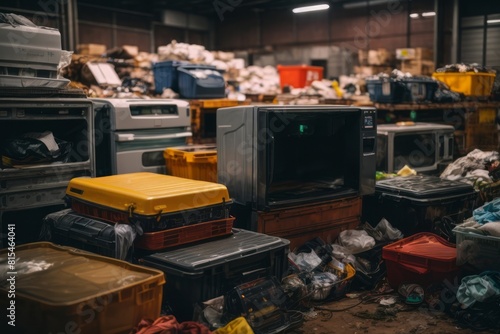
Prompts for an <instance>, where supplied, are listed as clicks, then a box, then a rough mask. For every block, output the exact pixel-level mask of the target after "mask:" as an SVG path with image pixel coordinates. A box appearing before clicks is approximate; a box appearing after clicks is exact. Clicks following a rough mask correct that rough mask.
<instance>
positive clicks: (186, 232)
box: [134, 217, 235, 250]
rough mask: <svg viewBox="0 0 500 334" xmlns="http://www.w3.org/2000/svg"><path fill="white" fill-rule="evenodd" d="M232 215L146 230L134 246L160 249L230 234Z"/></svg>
mask: <svg viewBox="0 0 500 334" xmlns="http://www.w3.org/2000/svg"><path fill="white" fill-rule="evenodd" d="M234 219H235V218H234V217H229V218H224V219H218V220H213V221H208V222H205V223H199V224H194V225H188V226H183V227H177V228H172V229H167V230H163V231H158V232H146V233H144V234H143V235H141V236H139V237H137V239H135V242H134V245H135V247H136V248H139V249H145V250H160V249H165V248H169V247H175V246H179V245H184V244H188V243H192V242H195V241H201V240H206V239H210V238H214V237H220V236H224V235H228V234H231V231H232V228H233V222H234Z"/></svg>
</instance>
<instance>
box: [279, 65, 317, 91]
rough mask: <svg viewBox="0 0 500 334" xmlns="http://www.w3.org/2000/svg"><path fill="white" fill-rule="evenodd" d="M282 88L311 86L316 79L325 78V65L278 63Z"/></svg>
mask: <svg viewBox="0 0 500 334" xmlns="http://www.w3.org/2000/svg"><path fill="white" fill-rule="evenodd" d="M277 69H278V72H279V74H280V85H281V88H283V87H284V86H292V87H293V88H303V87H306V86H310V85H311V83H312V82H313V81H315V80H322V79H323V67H320V66H307V65H290V66H284V65H278V66H277Z"/></svg>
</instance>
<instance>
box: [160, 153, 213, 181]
mask: <svg viewBox="0 0 500 334" xmlns="http://www.w3.org/2000/svg"><path fill="white" fill-rule="evenodd" d="M163 157H164V158H165V164H166V167H167V173H168V174H170V175H173V176H179V177H185V178H188V179H192V180H201V181H209V182H217V150H216V147H215V146H214V145H188V146H176V147H169V148H167V149H166V150H165V151H163Z"/></svg>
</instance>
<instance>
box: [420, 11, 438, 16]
mask: <svg viewBox="0 0 500 334" xmlns="http://www.w3.org/2000/svg"><path fill="white" fill-rule="evenodd" d="M422 16H423V17H431V16H436V12H423V13H422Z"/></svg>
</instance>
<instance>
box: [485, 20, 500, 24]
mask: <svg viewBox="0 0 500 334" xmlns="http://www.w3.org/2000/svg"><path fill="white" fill-rule="evenodd" d="M486 23H488V24H492V23H500V20H488V21H486Z"/></svg>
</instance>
